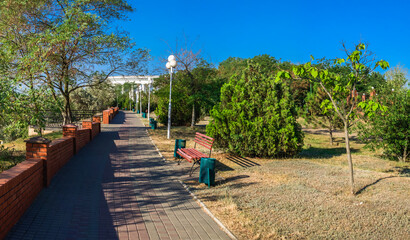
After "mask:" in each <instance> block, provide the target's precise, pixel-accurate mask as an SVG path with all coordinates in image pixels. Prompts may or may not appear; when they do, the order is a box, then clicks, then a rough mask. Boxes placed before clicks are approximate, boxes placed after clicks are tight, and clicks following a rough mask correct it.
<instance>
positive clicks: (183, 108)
mask: <svg viewBox="0 0 410 240" xmlns="http://www.w3.org/2000/svg"><path fill="white" fill-rule="evenodd" d="M216 74H217V71H216V69H214V68H213V66H212V65H211V64H209V63H207V62H205V61H201V62H200V63H199V64H198V65H196V67H195V68H193V69H189V70H181V71H177V72H176V73H174V75H173V81H172V85H173V86H172V112H171V119H172V124H173V125H184V126H185V125H189V124H190V125H191V127H192V126H193V125H192V119H194V123H196V122H197V121H198V120H199V117H200V116H201V110H202V111H208V110H209V109H211V108H212V107H213V105H214V104H215V103H216V102H218V101H219V95H218V94H217V93H218V92H219V89H220V87H221V85H222V82H221V81H220V79H219V78H217V77H216ZM169 77H170V76H169V75H162V76H161V77H160V78H158V79H155V82H154V85H153V86H154V88H156V89H157V90H156V91H155V92H154V95H155V96H156V97H157V98H158V107H157V110H156V114H157V115H159V116H160V117H159V121H160V122H161V123H166V121H167V119H168V114H167V113H168V101H169Z"/></svg>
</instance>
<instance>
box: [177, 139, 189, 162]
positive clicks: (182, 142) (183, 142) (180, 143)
mask: <svg viewBox="0 0 410 240" xmlns="http://www.w3.org/2000/svg"><path fill="white" fill-rule="evenodd" d="M185 147H186V140H185V139H175V148H174V157H175V158H182V157H181V156H179V154H178V153H177V150H178V149H179V148H185Z"/></svg>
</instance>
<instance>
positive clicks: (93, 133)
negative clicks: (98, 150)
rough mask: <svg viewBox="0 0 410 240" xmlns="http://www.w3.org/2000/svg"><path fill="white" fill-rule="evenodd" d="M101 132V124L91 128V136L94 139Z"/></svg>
mask: <svg viewBox="0 0 410 240" xmlns="http://www.w3.org/2000/svg"><path fill="white" fill-rule="evenodd" d="M100 131H101V124H100V123H93V125H92V128H91V136H92V139H94V138H95V137H96V136H97V135H98V134H99V133H100Z"/></svg>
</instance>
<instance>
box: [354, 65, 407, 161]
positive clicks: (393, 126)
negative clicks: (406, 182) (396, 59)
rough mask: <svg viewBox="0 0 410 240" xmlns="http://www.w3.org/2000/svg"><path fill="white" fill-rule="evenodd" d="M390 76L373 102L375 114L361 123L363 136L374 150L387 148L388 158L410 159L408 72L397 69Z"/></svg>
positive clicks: (384, 152)
mask: <svg viewBox="0 0 410 240" xmlns="http://www.w3.org/2000/svg"><path fill="white" fill-rule="evenodd" d="M386 77H387V81H386V82H385V84H384V85H382V86H380V88H377V90H376V91H377V92H378V94H377V96H374V99H372V100H371V101H370V102H371V103H373V104H371V105H370V104H369V105H370V106H372V109H371V110H369V111H373V112H374V113H375V114H371V115H369V117H368V119H367V122H366V123H363V124H360V125H359V130H360V131H359V138H360V139H361V140H362V141H364V142H365V143H366V144H367V147H369V148H371V149H373V150H375V149H383V154H384V155H385V156H386V157H387V158H389V159H392V160H399V161H403V162H406V161H408V157H409V155H410V115H409V113H410V90H409V89H408V88H406V86H405V84H406V82H407V79H406V72H404V71H403V70H402V69H399V68H395V69H392V70H391V71H388V72H387V73H386ZM392 89H393V90H392ZM374 103H377V104H374ZM373 106H375V107H374V108H373ZM378 106H382V107H378Z"/></svg>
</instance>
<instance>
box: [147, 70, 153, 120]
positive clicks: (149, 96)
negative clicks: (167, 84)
mask: <svg viewBox="0 0 410 240" xmlns="http://www.w3.org/2000/svg"><path fill="white" fill-rule="evenodd" d="M151 81H152V80H151V78H149V79H148V82H149V83H148V120H149V113H150V110H151V109H150V101H151Z"/></svg>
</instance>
